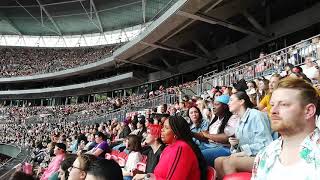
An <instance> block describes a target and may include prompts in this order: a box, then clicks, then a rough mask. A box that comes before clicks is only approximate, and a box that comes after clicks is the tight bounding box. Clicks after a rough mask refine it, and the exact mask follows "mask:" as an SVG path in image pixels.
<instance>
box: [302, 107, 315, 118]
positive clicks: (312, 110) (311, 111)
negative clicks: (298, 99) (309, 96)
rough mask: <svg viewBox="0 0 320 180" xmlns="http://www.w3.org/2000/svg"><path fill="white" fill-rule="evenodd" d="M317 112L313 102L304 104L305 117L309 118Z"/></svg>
mask: <svg viewBox="0 0 320 180" xmlns="http://www.w3.org/2000/svg"><path fill="white" fill-rule="evenodd" d="M316 113H317V107H316V106H315V105H314V104H307V105H306V106H305V113H304V116H305V119H310V118H312V117H315V115H316Z"/></svg>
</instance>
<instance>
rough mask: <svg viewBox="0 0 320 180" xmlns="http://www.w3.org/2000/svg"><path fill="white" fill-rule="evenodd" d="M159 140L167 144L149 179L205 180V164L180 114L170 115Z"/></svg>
mask: <svg viewBox="0 0 320 180" xmlns="http://www.w3.org/2000/svg"><path fill="white" fill-rule="evenodd" d="M161 140H162V141H163V142H164V143H166V144H168V146H167V147H166V148H165V149H164V150H163V152H162V155H161V157H160V160H159V163H158V165H157V166H156V168H155V170H154V173H153V174H152V173H149V174H148V175H147V177H148V178H149V179H171V180H196V179H200V180H206V179H207V164H206V161H205V159H204V157H203V156H202V154H201V151H200V149H199V147H198V146H197V145H196V144H195V143H194V142H193V140H192V134H191V131H190V128H189V125H188V123H187V122H186V120H185V119H183V118H182V117H181V116H170V117H169V118H168V119H167V120H166V121H165V122H164V126H163V128H162V131H161ZM134 179H138V178H134Z"/></svg>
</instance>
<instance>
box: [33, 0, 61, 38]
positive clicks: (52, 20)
mask: <svg viewBox="0 0 320 180" xmlns="http://www.w3.org/2000/svg"><path fill="white" fill-rule="evenodd" d="M36 1H37V3H38V4H39V7H40V9H41V10H42V11H43V12H44V13H46V15H47V17H48V18H49V20H50V21H51V23H52V24H53V26H54V27H55V28H56V30H57V31H58V34H59V35H60V36H62V32H61V30H60V28H59V27H58V25H57V23H56V22H55V21H54V19H53V18H52V16H51V15H50V13H49V12H48V11H47V9H46V8H45V7H44V6H43V5H42V3H41V2H40V0H36ZM41 18H42V17H41Z"/></svg>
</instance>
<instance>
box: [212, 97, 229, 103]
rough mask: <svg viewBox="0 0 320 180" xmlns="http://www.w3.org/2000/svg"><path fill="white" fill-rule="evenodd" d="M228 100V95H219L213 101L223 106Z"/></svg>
mask: <svg viewBox="0 0 320 180" xmlns="http://www.w3.org/2000/svg"><path fill="white" fill-rule="evenodd" d="M229 99H230V97H229V96H228V95H221V96H218V97H216V99H215V100H214V101H216V102H219V103H223V104H228V103H229Z"/></svg>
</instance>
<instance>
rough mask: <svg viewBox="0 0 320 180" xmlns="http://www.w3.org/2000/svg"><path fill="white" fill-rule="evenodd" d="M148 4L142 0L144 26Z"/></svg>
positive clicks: (145, 0)
mask: <svg viewBox="0 0 320 180" xmlns="http://www.w3.org/2000/svg"><path fill="white" fill-rule="evenodd" d="M146 4H147V0H141V6H142V7H141V8H142V19H143V23H144V24H145V23H146Z"/></svg>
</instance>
